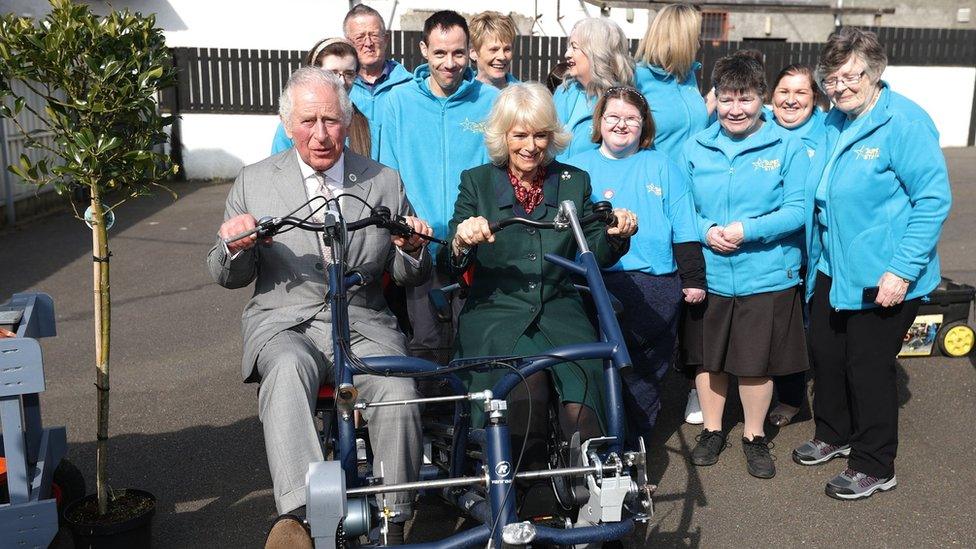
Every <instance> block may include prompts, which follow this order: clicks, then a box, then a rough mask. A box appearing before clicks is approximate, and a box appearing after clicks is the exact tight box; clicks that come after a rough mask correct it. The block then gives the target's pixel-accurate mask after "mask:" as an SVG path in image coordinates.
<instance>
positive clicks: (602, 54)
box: [563, 17, 634, 97]
mask: <svg viewBox="0 0 976 549" xmlns="http://www.w3.org/2000/svg"><path fill="white" fill-rule="evenodd" d="M574 35H575V36H576V45H577V46H578V47H579V49H580V51H582V52H583V54H584V55H586V57H587V58H588V59H589V61H590V83H589V84H587V85H586V96H587V97H599V96H601V95H603V92H605V91H606V90H607V89H608V88H610V87H612V86H614V85H623V86H633V85H634V59H633V58H632V57H631V56H630V44H629V42H628V41H627V36H626V35H625V34H624V31H623V29H621V28H620V25H618V24H616V23H614V22H613V21H611V20H610V19H604V18H601V17H587V18H586V19H580V20H579V21H577V23H576V24H575V25H573V30H572V32H570V33H569V36H570V38H572V37H573V36H574ZM575 81H576V79H575V78H568V79H566V81H565V83H564V84H563V85H564V86H566V87H569V86H570V85H571V84H572V83H573V82H575Z"/></svg>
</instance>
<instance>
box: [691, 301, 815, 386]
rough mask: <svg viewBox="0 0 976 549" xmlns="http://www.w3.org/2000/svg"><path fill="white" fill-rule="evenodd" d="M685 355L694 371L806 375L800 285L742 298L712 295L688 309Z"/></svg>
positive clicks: (738, 374) (761, 375)
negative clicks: (698, 369) (699, 369)
mask: <svg viewBox="0 0 976 549" xmlns="http://www.w3.org/2000/svg"><path fill="white" fill-rule="evenodd" d="M681 339H682V343H681V354H682V357H683V358H684V362H685V364H686V365H687V366H689V367H692V366H694V367H700V368H702V369H704V370H705V371H708V372H716V373H717V372H726V373H729V374H732V375H736V376H740V377H765V376H781V375H786V374H794V373H797V372H803V371H806V370H807V368H808V367H809V366H808V363H807V346H806V339H805V335H804V332H803V310H802V304H801V301H800V287H799V286H794V287H793V288H788V289H786V290H780V291H778V292H766V293H761V294H754V295H749V296H742V297H725V296H721V295H717V294H713V293H711V292H709V293H708V296H707V297H706V298H705V301H704V302H702V303H701V304H699V305H693V306H689V307H688V309H687V311H686V314H685V318H684V325H683V326H682V334H681Z"/></svg>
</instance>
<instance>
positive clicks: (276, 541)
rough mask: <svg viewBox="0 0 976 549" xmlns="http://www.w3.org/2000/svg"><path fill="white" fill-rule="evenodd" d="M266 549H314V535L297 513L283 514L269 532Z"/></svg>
mask: <svg viewBox="0 0 976 549" xmlns="http://www.w3.org/2000/svg"><path fill="white" fill-rule="evenodd" d="M264 549H313V546H312V536H310V535H309V533H308V530H306V529H305V525H304V524H302V521H301V520H300V519H299V518H298V517H296V516H295V515H281V516H280V517H278V518H277V520H275V523H274V524H273V525H272V526H271V531H270V532H268V541H267V542H265V544H264Z"/></svg>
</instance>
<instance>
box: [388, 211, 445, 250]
mask: <svg viewBox="0 0 976 549" xmlns="http://www.w3.org/2000/svg"><path fill="white" fill-rule="evenodd" d="M387 230H389V231H390V233H391V234H395V235H397V236H403V237H410V236H412V235H417V236H419V237H420V238H421V239H423V240H426V241H428V242H436V243H437V244H440V245H441V246H447V244H448V242H447V241H446V240H442V239H440V238H436V237H434V236H427V235H425V234H421V233H418V232H417V231H415V230H413V228H412V227H410V225H407V222H406V218H405V217H403V216H402V215H398V216H396V217H394V218H392V219H390V221H389V226H388V227H387Z"/></svg>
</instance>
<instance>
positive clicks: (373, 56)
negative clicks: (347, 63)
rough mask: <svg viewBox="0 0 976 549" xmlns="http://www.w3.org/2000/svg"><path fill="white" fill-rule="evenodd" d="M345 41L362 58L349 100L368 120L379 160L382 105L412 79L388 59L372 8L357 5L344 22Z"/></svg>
mask: <svg viewBox="0 0 976 549" xmlns="http://www.w3.org/2000/svg"><path fill="white" fill-rule="evenodd" d="M342 30H343V32H344V33H345V35H346V39H348V40H349V41H350V42H352V43H353V45H354V46H355V47H356V54H357V56H358V57H359V75H358V76H357V77H356V80H355V82H353V86H352V90H351V91H350V92H349V98H350V99H352V102H353V103H354V104H355V105H356V108H358V109H359V110H360V111H361V112H362V113H363V114H364V115H366V118H367V119H368V120H369V129H370V134H371V138H372V152H371V154H370V156H371V157H372V158H373V160H376V159H378V158H379V151H380V145H379V135H380V127H381V126H382V125H383V120H382V111H383V109H382V108H380V107H379V105H378V104H379V103H380V102H381V101H382V100H383V97H384V96H385V95H386V92H388V91H390V90H391V89H393V88H394V87H396V86H398V85H400V84H403V83H405V82H409V81H410V80H412V79H413V75H412V74H410V71H408V70H407V69H405V68H404V67H403V65H401V64H400V63H397V62H396V61H394V60H392V59H387V58H386V47H387V45H388V39H387V32H386V25H385V24H384V22H383V17H381V16H380V14H379V12H378V11H376V10H374V9H373V8H371V7H369V6H367V5H365V4H358V5H356V6H355V7H353V8H352V9H351V10H349V12H348V13H347V14H346V18H345V19H344V20H343V22H342Z"/></svg>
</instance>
